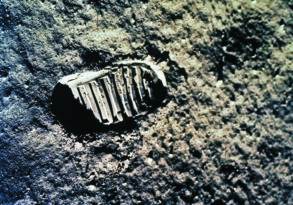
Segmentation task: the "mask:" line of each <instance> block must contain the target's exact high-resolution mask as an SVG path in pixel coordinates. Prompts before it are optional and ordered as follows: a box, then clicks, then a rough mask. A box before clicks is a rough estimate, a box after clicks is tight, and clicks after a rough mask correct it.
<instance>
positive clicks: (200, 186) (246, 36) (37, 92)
mask: <svg viewBox="0 0 293 205" xmlns="http://www.w3.org/2000/svg"><path fill="white" fill-rule="evenodd" d="M292 7H293V3H292V1H291V0H287V1H286V0H283V1H282V0H254V1H250V0H239V1H228V0H213V1H205V0H174V1H168V0H164V1H162V0H143V1H138V0H125V1H123V0H99V1H98V0H21V1H19V0H0V14H1V15H0V204H13V203H16V204H160V203H165V204H192V203H193V204H198V205H200V204H214V205H220V204H268V205H270V204H290V203H291V204H292V203H293V191H292V190H293V184H292V181H293V171H292V169H293V140H292V134H293V102H292V98H293V97H292V96H293V95H292V93H293V90H292V84H293V63H292V61H293V59H292V57H293V44H292V42H293V37H292V35H293V30H292V26H293V18H292V13H293V12H292ZM149 55H150V56H152V57H153V59H154V60H156V61H160V62H161V63H162V65H164V66H162V68H163V69H164V71H165V72H166V75H167V78H168V82H169V85H170V90H169V92H170V99H169V103H168V104H167V105H165V106H163V107H161V108H159V109H157V110H156V111H155V112H153V113H152V114H149V115H148V116H146V117H143V118H141V119H138V120H137V123H136V124H135V125H134V127H133V128H131V129H129V130H121V131H119V132H118V131H107V132H101V133H95V134H85V135H80V136H76V135H74V134H71V133H68V132H67V131H66V130H65V129H64V128H63V127H62V125H60V124H59V123H58V122H57V121H56V119H54V116H53V115H52V113H51V111H50V95H51V93H52V90H53V87H54V85H55V83H56V82H57V81H58V80H59V79H60V78H61V77H62V76H64V75H67V74H71V73H74V72H77V71H83V70H95V69H99V68H101V67H102V66H105V65H107V64H109V63H110V62H112V61H117V60H119V59H125V58H127V59H144V58H145V57H146V56H149Z"/></svg>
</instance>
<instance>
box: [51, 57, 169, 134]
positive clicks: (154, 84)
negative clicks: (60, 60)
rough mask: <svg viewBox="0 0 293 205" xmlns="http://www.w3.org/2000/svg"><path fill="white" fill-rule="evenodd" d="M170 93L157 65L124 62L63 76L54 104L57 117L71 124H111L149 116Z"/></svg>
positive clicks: (73, 125) (56, 91) (56, 90)
mask: <svg viewBox="0 0 293 205" xmlns="http://www.w3.org/2000/svg"><path fill="white" fill-rule="evenodd" d="M166 94H167V83H166V79H165V76H164V73H163V72H162V71H161V70H160V68H159V67H158V66H157V65H155V64H152V63H149V62H145V61H122V62H118V63H115V64H113V65H112V66H111V67H106V68H105V69H103V70H100V71H87V72H83V73H76V74H72V75H68V76H65V77H63V78H62V79H61V80H59V81H58V83H57V85H56V86H55V88H54V91H53V96H52V105H53V112H54V113H55V114H56V116H57V118H58V119H59V120H60V121H62V122H63V123H65V124H66V125H68V126H71V127H76V128H77V127H79V126H80V125H82V124H87V125H88V126H91V127H97V126H99V125H102V126H108V125H113V124H118V123H121V122H125V121H127V120H129V119H133V118H135V117H137V116H141V115H145V114H146V113H147V112H149V111H150V110H151V109H152V108H154V107H156V106H158V105H160V104H161V103H162V102H163V100H164V98H165V96H166Z"/></svg>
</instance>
